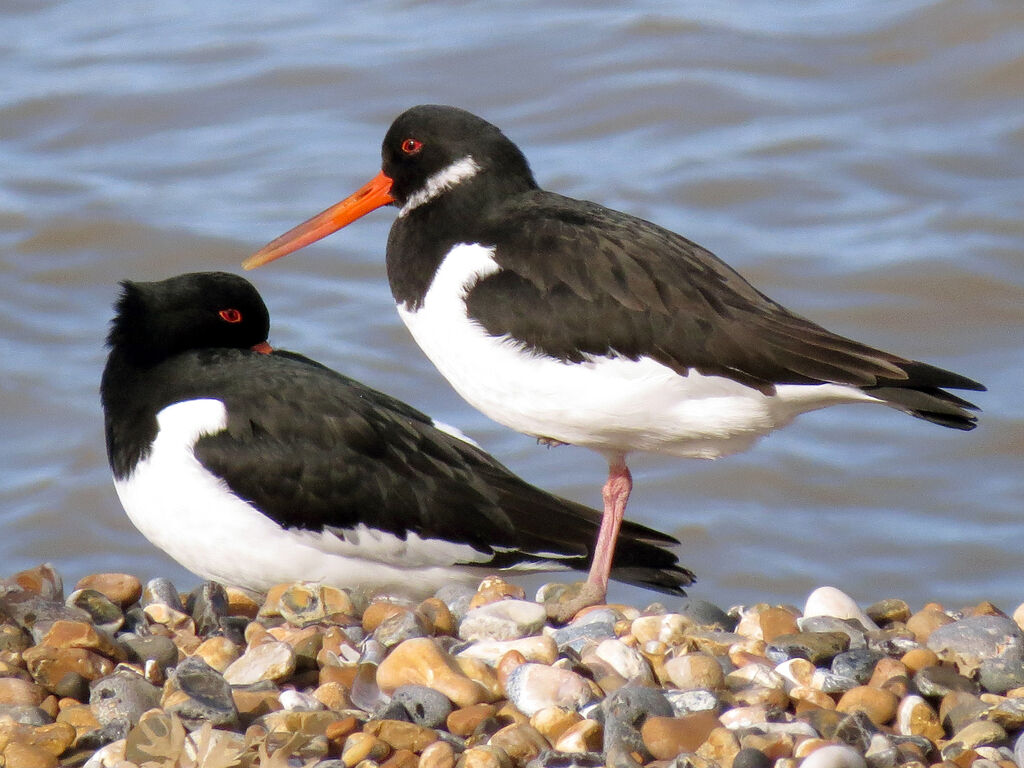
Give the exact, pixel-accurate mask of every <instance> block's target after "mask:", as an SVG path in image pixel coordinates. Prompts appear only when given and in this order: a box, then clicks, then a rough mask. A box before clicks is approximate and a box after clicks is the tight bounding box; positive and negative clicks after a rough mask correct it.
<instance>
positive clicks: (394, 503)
mask: <svg viewBox="0 0 1024 768" xmlns="http://www.w3.org/2000/svg"><path fill="white" fill-rule="evenodd" d="M122 286H123V290H122V293H121V296H120V299H119V300H118V302H117V305H116V316H115V317H114V320H113V324H112V326H111V330H110V335H109V337H108V344H109V346H110V355H109V357H108V359H107V364H106V368H105V369H104V371H103V382H102V386H101V396H102V401H103V410H104V414H105V423H106V438H107V454H108V457H109V459H110V466H111V468H112V469H113V474H114V483H115V486H116V488H117V493H118V496H119V497H120V498H121V503H122V504H123V505H124V508H125V511H126V512H127V513H128V516H129V517H130V518H131V520H132V522H133V523H135V525H136V527H137V528H138V529H139V530H140V531H142V533H143V534H144V535H145V536H146V538H148V539H149V540H150V541H151V542H153V543H154V544H155V545H156V546H158V547H160V549H162V550H164V551H165V552H167V553H168V554H169V555H170V556H171V557H173V558H174V559H175V560H177V561H178V562H179V563H181V564H182V565H183V566H185V567H186V568H188V569H189V570H191V571H193V572H195V573H197V574H199V575H200V576H202V577H204V578H207V579H213V580H216V581H221V582H224V583H227V584H236V585H239V586H243V587H248V588H252V589H266V588H268V587H270V586H271V585H273V584H277V583H280V582H288V581H295V580H311V581H320V582H325V583H330V584H336V585H340V586H346V587H352V586H363V587H367V588H371V589H373V590H383V591H389V592H405V593H414V594H426V593H429V592H433V591H434V590H436V589H437V588H438V587H439V586H441V585H443V584H445V583H447V582H448V581H450V580H452V579H458V580H462V581H469V580H474V579H475V580H477V581H479V579H480V578H481V577H482V576H483V575H486V574H488V573H494V572H496V571H501V570H511V571H515V570H517V569H518V570H561V569H573V568H575V569H585V568H586V567H587V566H588V565H589V564H590V562H591V559H592V551H593V541H594V538H595V537H596V536H597V532H598V527H599V524H600V520H601V515H600V513H599V512H597V511H596V510H593V509H590V508H588V507H584V506H582V505H580V504H576V503H575V502H572V501H568V500H566V499H560V498H558V497H556V496H553V495H551V494H549V493H546V492H544V491H542V490H540V489H538V488H535V487H533V486H531V485H529V484H527V483H526V482H524V481H523V480H521V479H520V478H518V477H516V476H515V475H514V474H512V473H511V472H509V471H508V470H507V469H506V468H505V467H503V466H502V465H501V464H499V463H498V462H497V461H496V460H495V459H494V458H492V457H491V456H489V455H488V454H487V453H485V452H484V451H482V450H480V449H479V448H478V447H476V446H475V445H474V444H472V443H470V442H468V441H467V440H466V439H465V438H464V436H461V435H459V434H457V433H455V431H454V430H452V429H451V428H450V427H445V426H444V425H441V424H436V423H435V422H433V421H431V419H430V418H429V417H427V416H425V415H424V414H422V413H420V412H419V411H417V410H415V409H414V408H412V407H411V406H409V405H406V404H405V403H403V402H401V401H400V400H396V399H395V398H393V397H389V396H388V395H385V394H382V393H381V392H377V391H375V390H373V389H370V388H369V387H367V386H364V385H363V384H360V383H359V382H358V381H354V380H352V379H350V378H347V377H345V376H342V375H341V374H339V373H336V372H335V371H332V370H331V369H329V368H327V367H325V366H323V365H321V364H319V363H316V362H314V361H312V360H310V359H308V358H305V357H303V356H301V355H298V354H295V353H292V352H282V351H272V350H271V348H270V347H269V345H268V344H267V341H266V339H267V332H268V329H269V325H270V320H269V315H268V313H267V309H266V306H265V305H264V303H263V300H262V299H261V298H260V295H259V294H258V293H257V292H256V289H255V288H254V287H253V286H252V285H251V284H250V283H249V282H248V281H246V280H244V279H243V278H241V277H238V276H236V275H231V274H227V273H223V272H209V273H194V274H187V275H181V276H179V277H172V278H170V279H168V280H162V281H160V282H152V283H134V282H124V283H122ZM624 532H625V536H624V539H623V540H622V541H621V542H620V545H619V550H618V552H617V553H616V560H615V563H614V565H613V569H612V576H613V577H614V578H616V579H619V580H621V581H625V582H628V583H632V584H638V585H641V586H645V587H650V588H652V589H657V590H660V591H663V592H667V593H670V594H679V595H681V594H683V589H682V587H684V586H685V585H687V584H690V583H691V582H692V581H693V574H691V573H690V572H689V571H687V570H686V569H685V568H682V567H681V566H680V565H678V562H677V558H676V556H675V555H674V554H673V553H671V552H669V551H667V550H665V549H663V548H662V546H663V545H667V544H677V543H678V542H677V541H676V540H675V539H673V538H672V537H671V536H666V535H664V534H662V533H658V532H657V531H653V530H650V529H648V528H645V527H643V526H641V525H637V524H634V523H627V525H626V526H625V528H624Z"/></svg>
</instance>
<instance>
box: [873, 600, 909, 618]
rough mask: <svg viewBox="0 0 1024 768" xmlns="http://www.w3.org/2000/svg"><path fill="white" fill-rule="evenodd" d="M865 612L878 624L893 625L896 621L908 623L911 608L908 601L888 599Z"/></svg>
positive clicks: (880, 601) (874, 604)
mask: <svg viewBox="0 0 1024 768" xmlns="http://www.w3.org/2000/svg"><path fill="white" fill-rule="evenodd" d="M864 612H865V613H866V614H867V615H868V616H869V617H870V618H871V620H872V621H874V622H875V623H876V624H892V623H893V622H894V621H902V622H906V620H907V619H909V618H910V606H909V605H907V601H906V600H900V599H898V598H887V599H885V600H879V601H878V602H877V603H872V604H871V605H869V606H868V607H867V608H866V609H865V610H864Z"/></svg>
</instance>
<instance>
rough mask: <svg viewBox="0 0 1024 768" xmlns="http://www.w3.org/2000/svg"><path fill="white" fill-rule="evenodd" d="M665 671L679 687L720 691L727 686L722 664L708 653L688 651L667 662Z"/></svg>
mask: <svg viewBox="0 0 1024 768" xmlns="http://www.w3.org/2000/svg"><path fill="white" fill-rule="evenodd" d="M665 673H666V674H667V675H668V678H669V680H671V681H672V684H673V685H674V686H676V687H677V688H681V689H683V690H684V691H685V690H692V689H697V688H702V689H704V690H708V691H720V690H722V688H723V687H725V675H724V673H723V672H722V665H721V664H719V663H718V660H717V659H715V658H714V657H713V656H709V655H708V654H706V653H687V654H685V655H683V656H676V657H675V658H673V659H669V660H668V661H666V662H665Z"/></svg>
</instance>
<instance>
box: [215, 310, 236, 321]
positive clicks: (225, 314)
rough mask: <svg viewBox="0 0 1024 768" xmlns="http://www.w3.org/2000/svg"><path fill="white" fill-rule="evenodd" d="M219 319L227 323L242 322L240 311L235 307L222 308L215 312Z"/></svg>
mask: <svg viewBox="0 0 1024 768" xmlns="http://www.w3.org/2000/svg"><path fill="white" fill-rule="evenodd" d="M217 314H218V315H220V317H221V319H222V320H224V321H225V322H228V323H240V322H242V313H241V312H239V311H238V310H237V309H222V310H221V311H220V312H218V313H217Z"/></svg>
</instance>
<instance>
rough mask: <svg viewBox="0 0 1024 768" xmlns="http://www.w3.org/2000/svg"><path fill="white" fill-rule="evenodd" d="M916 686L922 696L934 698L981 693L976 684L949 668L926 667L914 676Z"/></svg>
mask: <svg viewBox="0 0 1024 768" xmlns="http://www.w3.org/2000/svg"><path fill="white" fill-rule="evenodd" d="M914 684H915V685H916V686H917V689H918V690H919V691H920V692H921V695H922V696H934V697H936V698H938V697H942V696H945V695H946V694H947V693H952V692H953V691H963V692H965V693H973V694H976V693H978V691H979V687H978V684H977V683H976V682H974V681H973V680H971V679H969V678H966V677H964V676H963V675H961V674H958V673H957V671H956V670H955V669H951V668H949V667H938V666H936V667H925V668H924V669H922V670H921V671H920V672H918V673H917V674H916V675H914Z"/></svg>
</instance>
